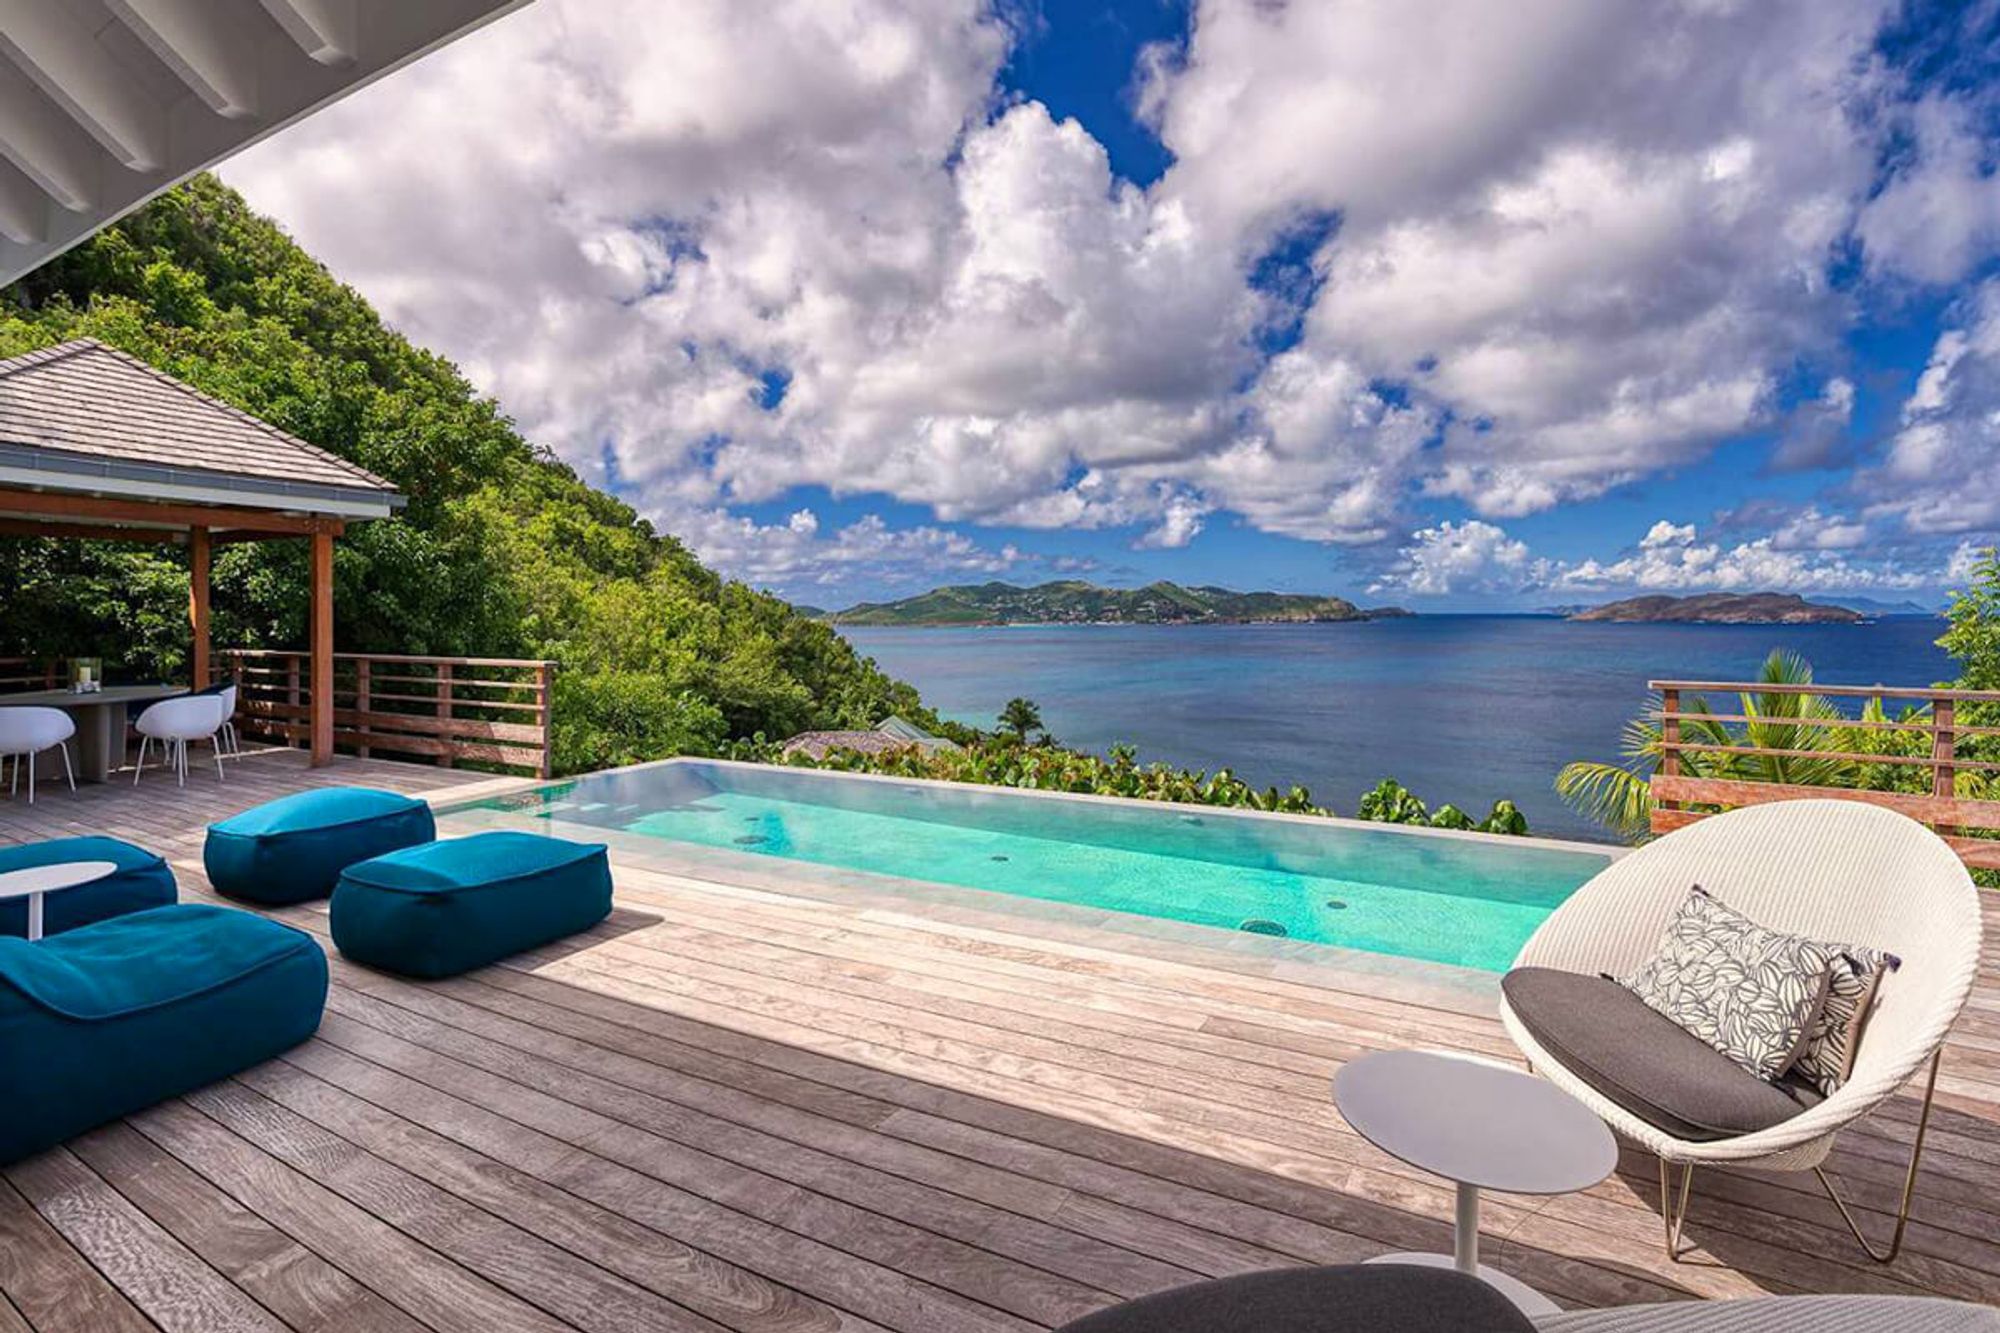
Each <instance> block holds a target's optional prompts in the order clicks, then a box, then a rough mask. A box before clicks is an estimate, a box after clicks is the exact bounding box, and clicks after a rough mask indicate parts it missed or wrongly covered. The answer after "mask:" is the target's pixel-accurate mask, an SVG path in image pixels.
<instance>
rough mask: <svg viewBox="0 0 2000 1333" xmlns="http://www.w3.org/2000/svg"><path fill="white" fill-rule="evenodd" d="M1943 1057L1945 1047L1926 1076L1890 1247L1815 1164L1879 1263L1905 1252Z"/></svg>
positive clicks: (1850, 1224)
mask: <svg viewBox="0 0 2000 1333" xmlns="http://www.w3.org/2000/svg"><path fill="white" fill-rule="evenodd" d="M1943 1059H1944V1050H1943V1048H1942V1047H1940V1048H1939V1049H1938V1050H1935V1051H1933V1052H1931V1069H1930V1073H1929V1074H1928V1075H1927V1076H1926V1077H1925V1079H1924V1106H1923V1110H1921V1111H1919V1112H1918V1113H1917V1137H1916V1141H1915V1142H1914V1143H1912V1144H1911V1145H1910V1167H1909V1170H1908V1172H1907V1173H1905V1175H1904V1176H1903V1199H1902V1202H1901V1203H1900V1204H1898V1205H1897V1207H1896V1229H1895V1231H1894V1232H1892V1233H1891V1234H1890V1236H1889V1248H1888V1249H1886V1250H1878V1249H1876V1248H1875V1247H1874V1246H1873V1245H1870V1244H1869V1243H1868V1238H1867V1237H1866V1236H1864V1235H1862V1234H1861V1226H1860V1224H1859V1223H1858V1222H1856V1221H1855V1218H1854V1214H1853V1213H1851V1212H1849V1211H1848V1209H1847V1202H1846V1200H1844V1199H1842V1198H1841V1197H1840V1191H1838V1190H1836V1189H1835V1188H1834V1187H1833V1179H1832V1177H1830V1176H1828V1175H1827V1174H1826V1171H1825V1169H1824V1168H1823V1167H1817V1166H1816V1167H1814V1168H1813V1174H1814V1175H1815V1176H1818V1177H1819V1184H1820V1188H1821V1189H1823V1190H1825V1191H1826V1197H1827V1198H1829V1199H1831V1200H1833V1206H1834V1207H1835V1208H1838V1209H1839V1210H1840V1220H1841V1221H1843V1222H1845V1223H1847V1229H1848V1230H1849V1231H1851V1232H1853V1233H1854V1239H1855V1242H1856V1243H1857V1244H1858V1245H1860V1246H1861V1248H1862V1250H1863V1251H1864V1252H1865V1253H1866V1254H1867V1255H1868V1257H1869V1258H1870V1259H1873V1260H1874V1261H1875V1262H1876V1263H1878V1264H1889V1263H1894V1262H1895V1261H1896V1256H1897V1255H1899V1254H1901V1253H1902V1252H1903V1236H1904V1233H1906V1232H1907V1231H1908V1230H1909V1229H1910V1204H1911V1202H1912V1201H1913V1200H1914V1199H1915V1198H1916V1196H1917V1165H1918V1163H1919V1162H1920V1161H1921V1160H1922V1159H1923V1155H1924V1135H1925V1133H1926V1132H1928V1131H1929V1129H1930V1127H1931V1101H1932V1098H1933V1097H1934V1095H1935V1094H1936V1092H1937V1076H1938V1065H1939V1063H1940V1062H1942V1060H1943Z"/></svg>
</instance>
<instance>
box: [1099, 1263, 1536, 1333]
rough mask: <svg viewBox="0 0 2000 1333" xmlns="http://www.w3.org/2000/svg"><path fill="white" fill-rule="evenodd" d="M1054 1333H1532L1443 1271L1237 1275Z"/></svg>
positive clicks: (1397, 1267) (1483, 1293) (1489, 1296)
mask: <svg viewBox="0 0 2000 1333" xmlns="http://www.w3.org/2000/svg"><path fill="white" fill-rule="evenodd" d="M1061 1333H1535V1326H1534V1325H1533V1324H1532V1323H1530V1322H1529V1321H1528V1318H1527V1316H1525V1315H1523V1314H1522V1313H1521V1312H1520V1311H1519V1310H1517V1309H1515V1308H1514V1305H1513V1303H1512V1302H1511V1301H1509V1300H1508V1299H1507V1298H1506V1297H1504V1296H1502V1295H1501V1294H1500V1293H1499V1292H1497V1291H1495V1290H1493V1288H1491V1287H1489V1286H1487V1285H1486V1284H1485V1283H1484V1282H1481V1281H1480V1280H1479V1279H1477V1278H1472V1277H1467V1276H1466V1275H1465V1274H1463V1273H1455V1272H1453V1271H1451V1270H1450V1269H1448V1268H1420V1267H1418V1266H1416V1265H1414V1264H1369V1265H1366V1266H1365V1267H1364V1266H1361V1265H1353V1266H1349V1267H1343V1268H1287V1269H1280V1270H1279V1271H1277V1272H1273V1273H1245V1274H1243V1275H1241V1276H1238V1277H1226V1278H1222V1279H1220V1280H1218V1281H1215V1282H1200V1283H1196V1284H1195V1285H1194V1286H1191V1287H1179V1288H1176V1289H1175V1290H1173V1291H1163V1292H1160V1293H1159V1294H1158V1295H1154V1296H1145V1297H1141V1298H1140V1299H1138V1300H1136V1301H1128V1302H1126V1303H1125V1304H1124V1305H1118V1306H1114V1307H1112V1308H1111V1309H1109V1310H1100V1311H1098V1312H1097V1313H1096V1314H1093V1315H1086V1316H1085V1317H1084V1318H1082V1319H1079V1320H1077V1321H1076V1322H1075V1323H1073V1324H1067V1325H1065V1326H1064V1327H1063V1328H1062V1330H1061Z"/></svg>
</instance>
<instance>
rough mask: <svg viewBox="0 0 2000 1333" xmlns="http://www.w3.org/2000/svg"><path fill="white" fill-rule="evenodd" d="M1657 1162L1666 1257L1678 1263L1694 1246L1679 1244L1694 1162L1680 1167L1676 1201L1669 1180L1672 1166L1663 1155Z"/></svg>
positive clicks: (1692, 1183) (1684, 1220)
mask: <svg viewBox="0 0 2000 1333" xmlns="http://www.w3.org/2000/svg"><path fill="white" fill-rule="evenodd" d="M1659 1163H1660V1221H1661V1222H1662V1223H1664V1224H1665V1226H1666V1233H1667V1258H1668V1259H1669V1260H1670V1261H1672V1262H1673V1263H1679V1262H1680V1261H1681V1256H1682V1255H1684V1254H1686V1253H1688V1251H1689V1250H1691V1249H1693V1248H1694V1247H1693V1246H1691V1245H1689V1246H1683V1245H1682V1244H1681V1228H1682V1227H1684V1226H1686V1225H1687V1215H1688V1191H1689V1190H1690V1189H1691V1188H1692V1187H1693V1185H1694V1163H1693V1162H1689V1163H1687V1164H1686V1165H1685V1166H1683V1167H1682V1168H1681V1188H1680V1197H1679V1201H1678V1202H1676V1201H1675V1197H1674V1189H1673V1185H1672V1183H1671V1180H1670V1176H1671V1173H1672V1170H1673V1168H1672V1167H1670V1166H1668V1165H1667V1159H1666V1158H1664V1157H1662V1158H1660V1159H1659Z"/></svg>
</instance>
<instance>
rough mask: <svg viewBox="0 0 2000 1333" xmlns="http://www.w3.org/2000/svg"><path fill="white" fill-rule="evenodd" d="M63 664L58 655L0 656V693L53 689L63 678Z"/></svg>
mask: <svg viewBox="0 0 2000 1333" xmlns="http://www.w3.org/2000/svg"><path fill="white" fill-rule="evenodd" d="M62 665H63V664H62V659H60V658H56V657H0V694H11V693H15V692H17V691H25V690H52V689H54V688H55V687H56V684H57V682H58V681H60V680H61V679H62Z"/></svg>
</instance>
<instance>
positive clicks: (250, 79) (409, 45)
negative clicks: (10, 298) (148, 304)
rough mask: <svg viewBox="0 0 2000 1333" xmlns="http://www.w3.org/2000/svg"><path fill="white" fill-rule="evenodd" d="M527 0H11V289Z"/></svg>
mask: <svg viewBox="0 0 2000 1333" xmlns="http://www.w3.org/2000/svg"><path fill="white" fill-rule="evenodd" d="M527 2H528V0H0V286H4V285H5V284H7V283H10V282H12V281H14V280H15V279H16V278H19V277H20V276H22V275H23V274H25V273H27V272H28V271H30V270H31V269H33V268H35V267H36V266H38V265H40V264H42V263H44V262H45V261H47V260H49V259H51V258H53V257H54V256H56V255H59V254H61V253H62V252H63V251H64V250H67V249H69V248H70V247H71V246H73V245H75V244H77V243H78V242H80V241H82V240H84V239H86V238H87V237H89V236H91V235H92V234H93V233H95V232H96V231H97V230H98V229H100V228H102V227H104V226H106V225H108V224H109V223H112V222H115V221H116V220H117V219H119V218H121V217H123V216H124V215H125V214H127V213H129V212H131V211H132V210H133V209H135V208H137V207H139V206H140V205H141V204H143V203H145V202H146V201H147V200H149V199H151V198H152V197H153V196H155V195H157V194H159V193H160V192H161V191H163V190H166V189H169V188H171V187H172V186H174V185H175V184H177V183H179V182H180V181H182V180H185V179H186V178H187V177H189V176H191V175H193V174H194V173H195V172H197V171H200V170H202V169H204V168H206V167H209V166H212V165H214V164H215V163H217V162H219V161H221V160H222V159H223V158H226V157H228V156H229V155H230V154H232V153H234V152H236V151H237V150H238V149H241V148H244V147H246V146H248V145H249V144H252V143H255V142H256V141H257V140H259V139H262V138H263V137H265V136H266V135H269V134H273V133H275V132H276V131H278V130H280V129H283V128H284V127H285V126H287V125H289V124H291V123H292V122H294V121H296V120H299V119H301V118H303V117H305V116H308V115H310V114H312V113H313V112H314V111H316V110H318V109H319V108H320V107H323V106H326V105H327V104H329V103H331V102H335V101H338V100H339V99H340V98H342V97H345V96H346V95H347V94H349V93H351V92H353V91H355V90H356V89H358V88H361V87H364V86H366V85H367V84H369V83H371V82H373V81H374V80H376V79H378V78H380V77H382V76H383V75H384V74H388V73H390V72H391V71H393V70H396V69H398V68H400V67H402V66H403V65H406V64H408V63H409V62H410V61H412V60H415V59H417V58H418V57H420V56H422V55H424V54H425V53H426V52H429V51H431V50H434V49H435V48H437V47H439V46H442V45H444V44H445V43H447V42H450V41H453V40H455V39H457V38H458V37H461V36H463V35H465V34H466V33H468V32H470V31H472V30H473V29H475V28H478V27H481V26H483V25H485V24H486V23H489V22H491V21H492V20H493V19H495V18H498V17H500V16H501V15H503V14H506V13H508V12H510V11H512V10H514V9H518V8H520V7H521V6H522V5H524V4H526V3H527Z"/></svg>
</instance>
